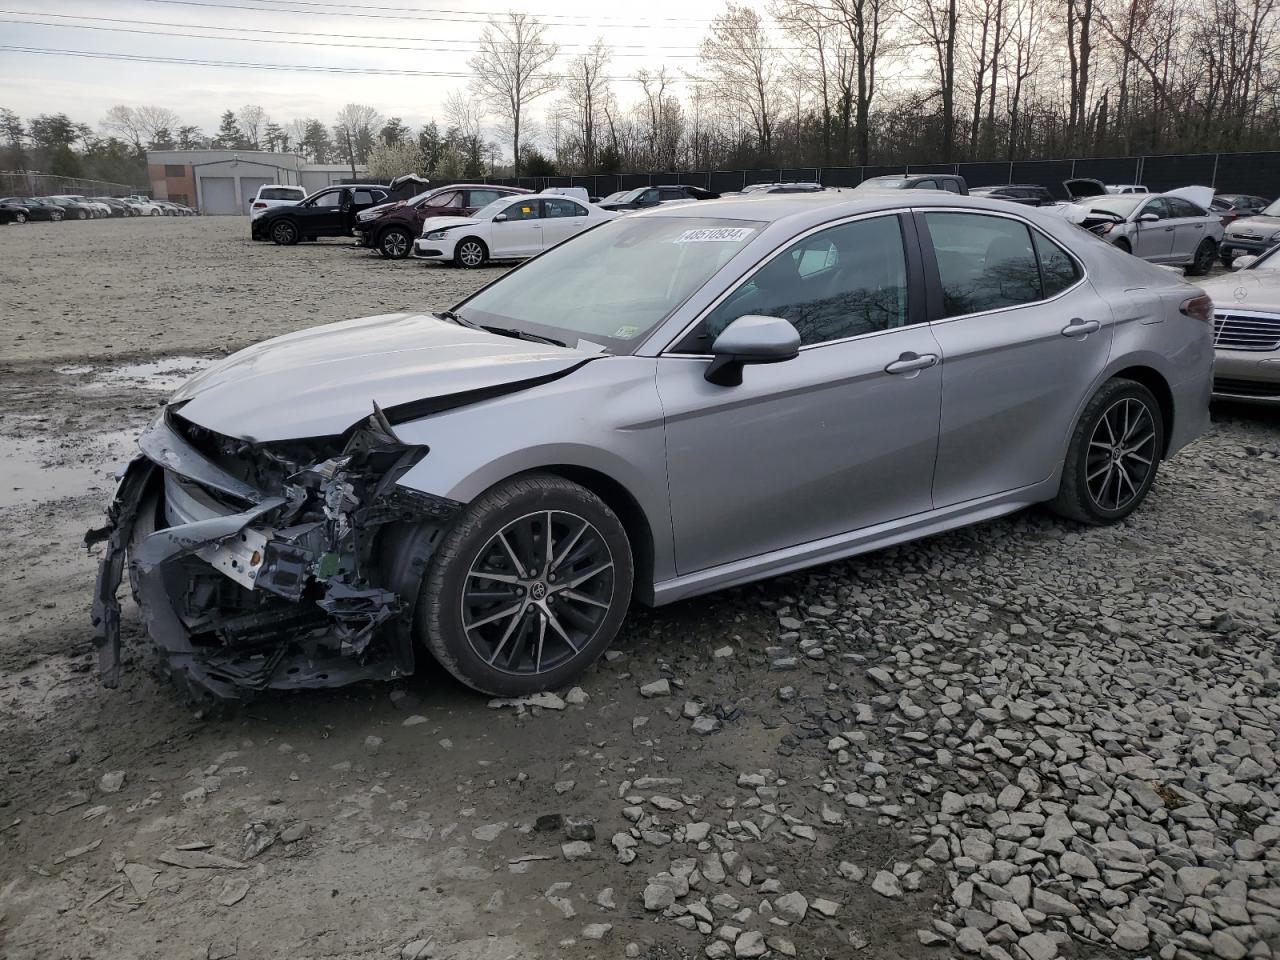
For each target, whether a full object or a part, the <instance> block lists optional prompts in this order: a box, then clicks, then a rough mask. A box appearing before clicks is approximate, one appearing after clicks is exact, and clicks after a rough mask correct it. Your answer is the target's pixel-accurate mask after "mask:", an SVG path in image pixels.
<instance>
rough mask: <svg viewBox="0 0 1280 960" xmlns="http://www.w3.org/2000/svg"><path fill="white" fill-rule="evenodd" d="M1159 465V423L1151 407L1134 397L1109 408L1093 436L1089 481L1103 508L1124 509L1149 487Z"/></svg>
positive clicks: (1088, 458)
mask: <svg viewBox="0 0 1280 960" xmlns="http://www.w3.org/2000/svg"><path fill="white" fill-rule="evenodd" d="M1155 464H1156V425H1155V418H1154V417H1152V415H1151V410H1150V409H1149V408H1148V407H1147V405H1146V404H1145V403H1143V402H1142V401H1141V400H1138V399H1136V398H1134V397H1125V398H1124V399H1122V400H1117V401H1116V402H1115V403H1113V404H1112V405H1111V406H1109V407H1108V408H1107V409H1106V412H1105V413H1103V414H1102V417H1101V418H1100V419H1099V420H1098V423H1097V426H1095V427H1094V430H1093V436H1092V437H1090V438H1089V452H1088V455H1087V456H1086V458H1085V484H1086V485H1087V486H1088V488H1089V496H1090V497H1091V498H1092V499H1093V502H1094V503H1095V504H1097V506H1098V507H1099V508H1100V509H1102V510H1108V511H1116V510H1123V509H1124V508H1125V507H1127V506H1128V505H1129V504H1130V503H1132V502H1133V500H1134V499H1135V498H1136V497H1138V496H1139V495H1140V493H1141V492H1142V491H1143V489H1144V488H1145V487H1146V483H1147V481H1148V479H1150V476H1151V472H1152V471H1153V470H1154V469H1155Z"/></svg>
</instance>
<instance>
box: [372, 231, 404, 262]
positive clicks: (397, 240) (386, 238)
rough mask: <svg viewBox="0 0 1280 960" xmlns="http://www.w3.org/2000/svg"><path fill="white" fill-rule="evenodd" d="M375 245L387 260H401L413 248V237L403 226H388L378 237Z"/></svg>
mask: <svg viewBox="0 0 1280 960" xmlns="http://www.w3.org/2000/svg"><path fill="white" fill-rule="evenodd" d="M377 246H378V252H379V253H380V254H382V256H383V257H384V258H386V259H387V260H403V259H405V257H407V256H409V254H410V252H411V251H412V250H413V237H411V236H410V235H409V231H408V230H406V229H405V228H404V227H388V228H387V229H386V230H384V231H383V232H382V235H381V236H380V237H378V244H377Z"/></svg>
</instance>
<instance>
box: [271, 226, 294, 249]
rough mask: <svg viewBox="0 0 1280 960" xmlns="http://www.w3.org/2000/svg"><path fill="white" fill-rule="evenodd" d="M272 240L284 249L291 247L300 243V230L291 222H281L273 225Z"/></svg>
mask: <svg viewBox="0 0 1280 960" xmlns="http://www.w3.org/2000/svg"><path fill="white" fill-rule="evenodd" d="M271 240H272V241H273V242H274V243H277V244H279V245H280V246H282V247H291V246H293V245H294V244H295V243H297V242H298V228H297V227H295V226H294V225H293V223H292V222H291V221H289V220H280V221H278V222H276V223H273V224H272V225H271Z"/></svg>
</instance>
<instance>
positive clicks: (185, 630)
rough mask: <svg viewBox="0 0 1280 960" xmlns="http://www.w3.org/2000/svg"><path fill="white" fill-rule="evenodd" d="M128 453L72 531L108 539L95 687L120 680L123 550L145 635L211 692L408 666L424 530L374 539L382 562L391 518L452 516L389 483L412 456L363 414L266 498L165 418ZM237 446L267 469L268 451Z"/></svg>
mask: <svg viewBox="0 0 1280 960" xmlns="http://www.w3.org/2000/svg"><path fill="white" fill-rule="evenodd" d="M139 446H140V448H141V449H142V450H143V455H142V456H140V457H138V458H136V459H135V460H134V461H132V462H131V463H130V464H129V467H128V468H127V469H126V471H125V474H124V476H123V478H122V480H121V482H120V485H119V487H118V489H117V491H116V494H115V497H114V498H113V500H112V502H111V504H110V506H109V507H108V510H107V524H106V525H105V526H104V527H103V528H101V529H99V530H94V531H90V533H89V534H87V535H86V537H85V543H86V545H92V544H94V543H98V542H102V541H106V551H105V553H104V555H103V558H102V562H101V566H100V568H99V572H98V581H97V588H96V592H95V596H94V604H93V624H94V643H95V645H96V647H97V650H98V667H99V673H100V675H101V677H102V681H103V683H104V685H106V686H108V687H115V686H117V685H118V684H119V678H120V605H119V601H118V600H117V598H116V594H117V591H118V589H119V586H120V582H121V579H122V578H123V573H124V564H125V558H126V554H127V555H128V560H129V563H130V568H131V572H132V574H133V584H134V588H135V590H136V595H137V599H138V604H139V607H140V609H141V612H142V619H143V622H144V624H145V625H146V628H147V633H148V634H149V635H150V637H151V639H152V641H153V642H154V643H155V644H156V645H157V646H158V647H159V648H160V650H161V651H162V653H163V654H164V655H165V657H166V658H167V660H168V663H169V666H170V667H171V668H172V669H173V670H174V671H177V672H181V673H184V674H185V675H186V676H187V677H189V678H190V679H191V680H192V681H194V682H195V683H197V684H199V685H200V686H202V687H204V688H205V689H207V690H208V691H210V692H212V693H213V694H215V695H216V696H219V697H223V698H228V699H230V698H235V697H238V696H240V695H241V694H242V691H243V690H245V689H253V690H261V689H265V688H268V687H271V688H298V687H322V686H340V685H344V684H348V683H352V682H356V681H359V680H364V679H391V678H394V677H396V676H402V675H404V674H406V673H409V672H411V671H412V670H413V666H414V653H413V640H412V634H411V614H412V611H413V605H414V602H415V601H416V594H417V589H418V585H419V583H420V582H421V576H422V571H423V570H424V569H425V565H426V562H427V560H428V559H429V557H430V554H431V552H432V550H433V549H434V537H431V536H423V535H420V534H419V535H412V536H411V535H408V534H399V533H396V532H394V531H392V530H390V529H389V530H388V531H387V534H388V536H387V537H385V538H383V541H382V542H383V543H384V545H385V543H391V544H392V545H393V546H394V547H395V548H396V549H395V552H394V556H395V558H396V561H395V562H394V563H386V562H385V561H384V560H383V558H382V557H381V556H380V555H379V554H378V553H377V552H376V550H375V545H376V544H378V543H379V542H380V541H379V540H378V537H377V534H378V533H379V532H380V528H382V527H384V526H385V525H387V524H389V523H392V522H399V523H400V524H401V525H402V526H404V527H405V528H406V529H413V528H415V527H416V526H418V525H420V524H421V523H422V522H423V521H437V522H442V521H444V520H447V519H448V518H450V517H452V516H453V515H454V514H455V513H456V511H457V510H458V509H459V508H460V506H461V505H460V504H456V503H454V502H453V501H448V500H443V499H440V498H435V497H431V496H429V495H425V494H421V493H418V492H415V491H408V490H405V489H403V488H400V487H397V486H396V484H395V481H396V479H397V478H398V477H399V476H401V475H402V474H403V472H404V471H405V470H407V469H408V467H409V466H411V465H412V464H413V463H416V462H417V461H418V459H420V458H421V456H423V455H424V454H425V452H426V451H425V449H424V448H413V447H407V446H404V445H402V444H400V443H399V441H398V440H397V439H396V438H395V436H394V433H393V432H392V431H391V430H390V428H389V427H388V426H387V424H386V422H385V420H384V419H383V418H381V417H380V416H379V415H378V414H375V416H374V417H372V418H370V422H369V423H368V424H367V425H364V426H362V427H360V428H358V429H356V430H354V431H352V432H351V433H350V435H349V439H348V442H347V444H346V445H345V447H344V449H343V452H342V453H341V454H340V455H339V456H336V457H330V458H328V459H322V460H320V461H318V462H315V463H311V464H308V465H305V466H303V467H301V469H297V470H288V469H287V470H285V476H284V478H283V481H282V482H281V483H280V484H278V486H279V489H278V490H275V489H273V490H272V493H270V494H268V493H266V492H264V491H263V490H261V489H259V488H258V487H257V486H255V485H254V484H253V483H249V482H246V481H245V480H243V479H241V478H240V477H238V476H236V475H233V474H232V473H231V472H229V471H228V470H227V469H224V468H223V467H222V466H220V465H219V463H217V462H215V461H214V460H212V459H210V458H209V457H208V456H206V455H205V454H204V453H203V452H202V451H201V450H200V449H197V448H196V447H195V446H194V445H193V444H192V443H191V442H189V441H188V440H187V439H186V437H184V436H183V435H182V434H181V433H179V432H178V430H176V429H174V427H173V426H172V425H171V424H170V422H169V421H168V420H166V419H162V420H160V421H157V423H155V424H154V425H153V426H152V427H151V428H149V429H148V430H147V431H146V433H145V434H144V435H143V437H142V438H141V439H140V440H139ZM241 448H242V450H243V449H245V448H248V445H243V444H241ZM248 452H249V454H250V455H251V456H261V457H264V459H265V460H267V461H271V462H272V463H273V464H274V465H276V466H278V465H279V464H280V458H279V457H278V456H276V455H272V454H263V453H262V452H261V451H260V450H256V449H253V448H249V449H248ZM250 479H252V476H251V478H250ZM267 486H272V485H271V484H267ZM161 508H163V509H161ZM162 518H163V519H162ZM165 522H167V523H168V525H167V526H165V525H164V524H165ZM155 526H161V527H162V529H158V530H157V529H154V527H155ZM427 526H428V527H430V526H431V524H430V523H428V524H427ZM384 552H385V551H384Z"/></svg>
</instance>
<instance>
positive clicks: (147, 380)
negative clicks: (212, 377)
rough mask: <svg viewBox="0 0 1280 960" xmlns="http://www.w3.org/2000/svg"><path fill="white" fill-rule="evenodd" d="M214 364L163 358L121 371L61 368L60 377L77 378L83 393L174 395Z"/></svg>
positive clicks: (127, 365) (85, 366) (208, 360)
mask: <svg viewBox="0 0 1280 960" xmlns="http://www.w3.org/2000/svg"><path fill="white" fill-rule="evenodd" d="M211 363H213V358H212V357H186V356H184V357H162V358H161V359H159V360H147V361H141V362H138V363H124V364H121V365H120V366H117V367H94V366H90V365H88V364H81V365H78V366H67V367H59V368H58V373H60V374H62V375H64V376H67V377H73V378H75V380H76V381H77V382H76V386H75V389H76V390H77V391H78V392H81V393H105V392H114V391H117V390H119V389H120V388H122V387H137V388H139V389H142V390H154V391H156V392H157V393H173V392H174V391H175V390H177V389H178V388H179V387H180V386H182V385H183V384H184V383H186V382H187V381H188V380H189V379H191V377H193V376H195V374H197V373H199V372H200V371H201V370H203V369H204V368H205V367H207V366H209V365H210V364H211Z"/></svg>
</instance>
